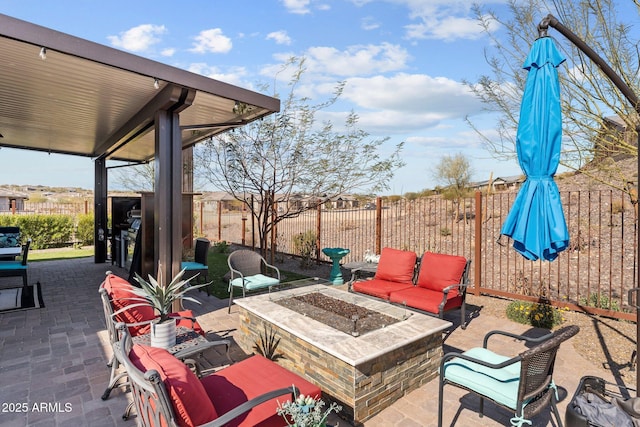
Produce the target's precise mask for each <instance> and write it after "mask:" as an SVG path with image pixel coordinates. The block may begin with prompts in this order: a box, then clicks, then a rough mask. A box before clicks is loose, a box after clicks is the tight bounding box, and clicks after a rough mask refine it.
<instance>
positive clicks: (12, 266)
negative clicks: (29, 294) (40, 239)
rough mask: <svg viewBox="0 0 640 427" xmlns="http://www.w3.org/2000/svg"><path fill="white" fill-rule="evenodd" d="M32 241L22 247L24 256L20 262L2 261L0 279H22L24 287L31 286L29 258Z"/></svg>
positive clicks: (22, 255)
mask: <svg viewBox="0 0 640 427" xmlns="http://www.w3.org/2000/svg"><path fill="white" fill-rule="evenodd" d="M30 246H31V239H29V240H27V243H25V244H24V245H22V254H21V259H20V260H10V261H0V277H22V286H24V287H25V288H26V287H27V286H29V278H28V273H29V268H28V267H29V266H28V264H27V258H28V257H29V247H30Z"/></svg>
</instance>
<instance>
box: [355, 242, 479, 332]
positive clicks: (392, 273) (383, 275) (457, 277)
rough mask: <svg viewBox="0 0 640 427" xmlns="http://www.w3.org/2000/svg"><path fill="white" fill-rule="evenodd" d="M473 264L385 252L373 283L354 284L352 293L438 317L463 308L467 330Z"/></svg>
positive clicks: (445, 256)
mask: <svg viewBox="0 0 640 427" xmlns="http://www.w3.org/2000/svg"><path fill="white" fill-rule="evenodd" d="M470 264H471V261H470V260H467V259H466V258H464V257H461V256H456V255H448V254H438V253H434V252H425V253H424V254H423V255H422V257H420V258H418V257H417V255H416V254H415V252H412V251H402V250H398V249H393V248H384V249H382V252H381V254H380V261H379V262H378V269H377V271H376V274H375V276H374V277H373V279H370V280H357V281H354V282H353V283H352V284H351V286H350V290H351V291H352V292H357V293H361V294H366V295H368V296H372V297H376V298H379V299H382V300H385V301H388V302H391V303H394V304H399V305H403V306H404V305H406V306H407V307H409V308H412V309H415V310H419V311H421V312H425V313H427V314H431V315H436V316H438V317H440V318H441V319H442V318H443V316H444V313H445V312H446V311H449V310H454V309H457V308H460V316H461V317H460V322H461V326H462V328H463V329H464V328H466V321H465V309H466V301H465V300H466V294H467V282H468V274H469V265H470Z"/></svg>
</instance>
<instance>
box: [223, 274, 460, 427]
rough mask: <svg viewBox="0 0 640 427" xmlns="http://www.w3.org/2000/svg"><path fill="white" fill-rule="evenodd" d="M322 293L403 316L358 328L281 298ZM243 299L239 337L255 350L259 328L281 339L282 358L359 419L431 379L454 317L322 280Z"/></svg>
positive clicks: (247, 348) (242, 344) (349, 416)
mask: <svg viewBox="0 0 640 427" xmlns="http://www.w3.org/2000/svg"><path fill="white" fill-rule="evenodd" d="M318 292H319V293H322V294H324V295H326V296H329V297H331V298H337V299H342V300H344V301H347V302H349V303H352V304H355V305H358V306H361V307H364V308H367V309H369V310H374V311H377V312H380V313H382V314H384V315H386V316H390V317H393V318H396V319H398V321H397V322H395V323H393V324H390V325H388V326H385V327H383V328H380V329H377V330H373V331H370V332H366V333H363V334H361V335H358V336H354V335H353V334H350V333H346V332H342V331H339V330H337V329H334V328H332V327H330V326H327V325H325V324H324V323H322V322H320V321H317V320H314V319H311V318H310V317H307V316H304V315H301V314H299V313H297V312H295V311H292V310H290V309H288V308H286V307H284V306H282V305H280V304H278V303H277V300H280V299H285V298H291V297H292V296H295V295H301V294H308V293H318ZM234 302H235V303H236V305H237V306H238V307H239V319H240V332H241V333H239V334H236V340H237V341H238V344H239V345H240V347H241V348H242V349H243V350H244V351H245V352H246V353H254V352H255V350H254V348H253V347H254V345H255V344H256V343H257V342H259V341H260V336H261V335H263V334H264V333H265V327H266V330H267V331H273V333H274V334H275V336H276V337H277V338H279V339H280V344H279V346H278V348H277V352H278V353H282V355H283V356H284V357H283V358H281V359H278V361H277V362H278V363H279V364H281V365H282V366H284V367H285V368H287V369H289V370H290V371H292V372H296V373H297V374H299V375H302V376H303V377H305V378H306V379H308V380H309V381H311V382H313V383H315V384H317V385H318V386H320V387H321V388H322V391H323V393H324V394H325V396H324V397H325V398H327V399H329V400H334V401H336V402H338V403H339V404H341V405H342V406H343V414H342V415H343V416H344V417H345V418H347V419H349V420H350V421H353V422H355V423H356V424H357V423H361V422H364V421H365V420H367V419H369V418H371V417H372V416H374V415H375V414H377V413H378V412H380V411H381V410H383V409H384V408H386V407H388V406H389V405H391V404H392V403H393V402H395V401H396V400H398V399H399V398H401V397H402V396H404V395H406V394H407V393H409V392H411V391H412V390H414V389H416V388H418V387H420V386H421V385H423V384H425V383H427V382H429V381H431V380H432V379H434V378H435V377H436V375H437V370H438V367H439V363H440V359H441V357H442V332H443V331H444V330H445V329H447V328H449V327H450V326H451V325H452V324H451V322H447V321H444V320H440V319H438V318H435V317H431V316H427V315H424V314H420V313H416V312H412V311H410V310H406V309H404V308H402V307H397V306H393V305H391V304H387V303H384V302H381V301H377V300H374V299H371V298H367V297H364V296H361V295H355V294H351V293H348V292H346V291H343V290H340V289H336V288H332V287H330V286H324V285H312V286H305V287H302V288H294V289H289V290H284V291H279V292H274V293H271V294H264V295H256V296H252V297H247V298H242V299H239V300H236V301H234Z"/></svg>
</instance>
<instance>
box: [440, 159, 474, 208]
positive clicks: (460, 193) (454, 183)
mask: <svg viewBox="0 0 640 427" xmlns="http://www.w3.org/2000/svg"><path fill="white" fill-rule="evenodd" d="M471 175H473V170H472V169H471V165H470V164H469V160H468V159H467V158H466V156H465V155H464V154H462V153H458V154H454V155H450V156H449V155H445V156H443V157H442V159H441V160H440V163H438V164H437V165H436V167H435V170H434V173H433V177H434V179H436V180H437V181H438V182H440V183H441V184H443V186H444V193H445V196H446V197H448V198H450V199H453V200H457V201H458V202H459V201H460V200H461V199H462V198H463V197H465V196H466V195H467V193H468V192H469V183H470V182H471Z"/></svg>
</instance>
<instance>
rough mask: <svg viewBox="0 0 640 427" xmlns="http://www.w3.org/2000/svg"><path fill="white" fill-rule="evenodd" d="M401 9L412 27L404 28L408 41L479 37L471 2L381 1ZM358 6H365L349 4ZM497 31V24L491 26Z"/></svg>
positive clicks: (496, 0)
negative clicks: (404, 10) (411, 21)
mask: <svg viewBox="0 0 640 427" xmlns="http://www.w3.org/2000/svg"><path fill="white" fill-rule="evenodd" d="M383 1H386V2H388V3H393V4H397V5H401V6H404V7H406V8H407V9H408V11H409V18H410V19H411V20H413V21H416V22H414V23H411V24H408V25H406V26H405V30H406V34H405V36H406V37H407V38H408V39H437V40H445V41H451V40H456V39H465V40H475V39H478V38H480V37H481V36H482V28H481V27H480V26H479V25H478V22H477V20H476V17H475V16H474V15H473V11H472V5H473V2H470V1H468V0H383ZM352 2H353V3H354V4H356V5H358V6H360V5H362V4H365V3H368V1H363V0H352ZM505 2H506V1H505V0H482V1H481V2H480V3H482V4H503V3H505ZM492 25H493V26H495V27H497V25H498V24H497V23H496V22H493V23H492Z"/></svg>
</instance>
